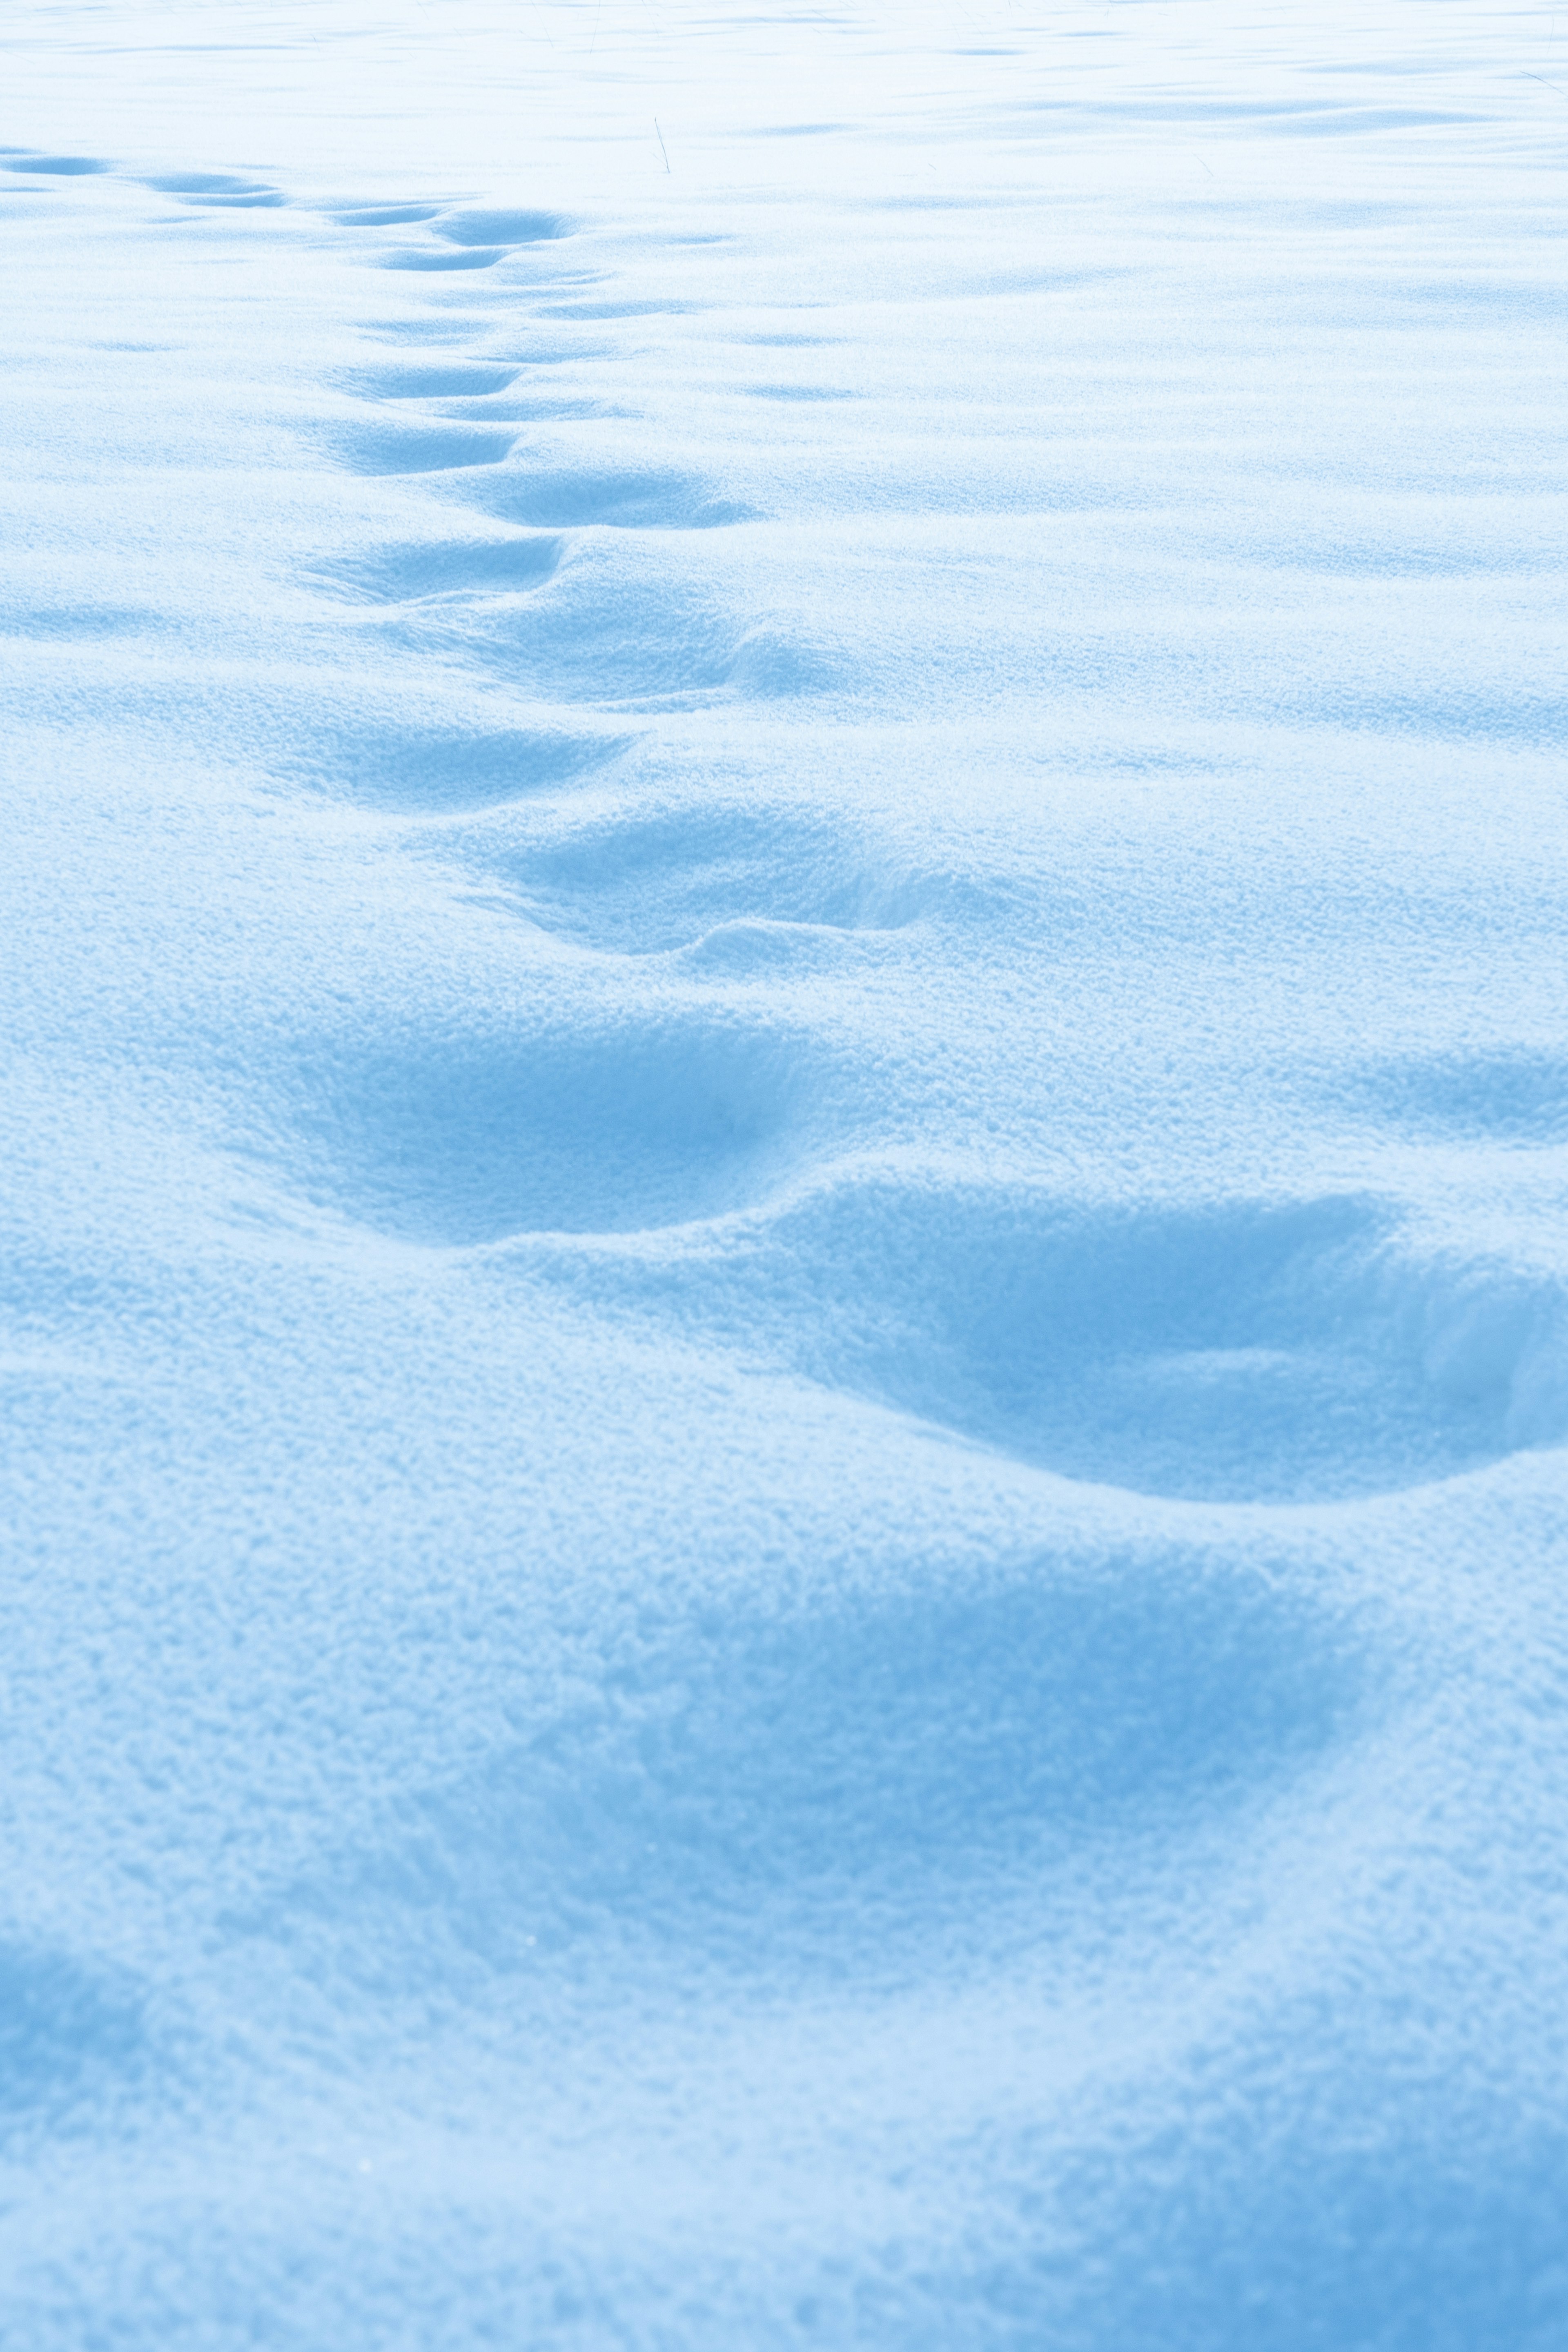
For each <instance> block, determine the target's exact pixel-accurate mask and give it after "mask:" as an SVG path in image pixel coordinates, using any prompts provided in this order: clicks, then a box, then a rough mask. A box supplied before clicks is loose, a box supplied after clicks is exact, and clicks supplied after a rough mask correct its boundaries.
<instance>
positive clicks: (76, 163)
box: [5, 155, 114, 180]
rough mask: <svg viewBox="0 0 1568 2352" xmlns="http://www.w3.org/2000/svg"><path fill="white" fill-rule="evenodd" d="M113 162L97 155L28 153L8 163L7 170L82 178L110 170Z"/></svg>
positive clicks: (63, 177) (73, 178) (64, 177)
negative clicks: (103, 159)
mask: <svg viewBox="0 0 1568 2352" xmlns="http://www.w3.org/2000/svg"><path fill="white" fill-rule="evenodd" d="M113 168H114V167H113V165H112V164H111V163H104V162H103V161H102V160H101V158H100V157H99V156H97V155H27V156H25V157H21V158H19V159H18V160H17V161H16V163H7V164H6V165H5V170H6V171H7V172H47V173H51V174H53V175H54V176H55V177H56V178H58V179H72V180H75V179H80V178H82V177H84V176H85V175H86V174H87V173H90V172H110V171H112V170H113Z"/></svg>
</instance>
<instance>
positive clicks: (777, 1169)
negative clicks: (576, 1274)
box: [276, 1015, 820, 1247]
mask: <svg viewBox="0 0 1568 2352" xmlns="http://www.w3.org/2000/svg"><path fill="white" fill-rule="evenodd" d="M293 1097H294V1108H293V1114H292V1117H291V1119H290V1121H289V1130H288V1131H287V1132H286V1133H285V1134H283V1135H282V1136H281V1137H280V1138H279V1142H278V1145H277V1147H276V1157H277V1159H278V1160H279V1161H280V1162H281V1167H282V1172H283V1173H284V1176H285V1179H286V1181H288V1182H289V1184H290V1185H291V1186H293V1187H294V1188H296V1189H298V1190H300V1191H302V1192H305V1193H306V1194H307V1195H309V1196H310V1197H311V1198H313V1199H316V1200H318V1201H320V1202H322V1203H323V1204H324V1205H328V1206H331V1207H332V1208H334V1209H336V1210H338V1211H339V1212H340V1213H342V1214H344V1215H346V1216H348V1217H350V1218H351V1219H353V1221H354V1222H355V1223H361V1224H364V1225H367V1226H370V1227H372V1228H374V1230H375V1231H377V1232H379V1233H384V1234H390V1235H394V1236H395V1237H397V1238H398V1239H401V1240H405V1241H410V1242H416V1243H422V1244H430V1245H434V1246H438V1247H465V1246H469V1245H472V1244H479V1243H487V1242H496V1241H500V1240H503V1239H505V1238H506V1237H508V1236H509V1235H511V1234H523V1233H534V1232H544V1233H595V1232H596V1233H627V1232H637V1231H641V1230H645V1229H647V1228H649V1227H655V1226H664V1225H675V1224H681V1223H687V1222H689V1221H690V1220H692V1219H697V1218H707V1217H712V1216H717V1215H720V1214H722V1213H724V1212H726V1211H729V1210H732V1209H736V1208H739V1207H742V1206H744V1205H746V1204H747V1203H749V1202H754V1201H756V1200H758V1199H759V1198H761V1197H762V1196H763V1195H764V1194H765V1193H766V1192H767V1191H768V1190H769V1189H770V1187H771V1186H772V1185H773V1184H774V1183H775V1182H777V1181H779V1180H780V1179H781V1178H782V1177H783V1176H784V1173H785V1172H786V1171H788V1169H789V1168H790V1167H791V1166H792V1165H793V1164H794V1163H795V1161H796V1160H798V1158H799V1156H800V1154H801V1152H802V1150H804V1149H805V1133H806V1129H805V1117H804V1114H805V1111H806V1108H807V1106H808V1105H812V1104H813V1103H814V1101H816V1102H817V1103H818V1104H819V1099H820V1088H818V1087H814V1086H813V1083H812V1072H811V1069H810V1067H809V1055H808V1051H807V1049H806V1048H805V1045H803V1044H802V1042H801V1041H799V1040H798V1039H795V1038H794V1037H791V1036H787V1035H785V1034H782V1033H780V1032H778V1031H756V1030H746V1029H742V1028H741V1027H738V1026H729V1027H725V1026H721V1025H717V1024H703V1023H700V1022H697V1021H694V1020H692V1019H691V1018H689V1016H688V1017H681V1016H679V1015H677V1016H672V1017H671V1018H669V1019H668V1020H667V1021H664V1022H647V1021H645V1022H640V1023H630V1022H628V1023H626V1024H623V1025H621V1026H618V1027H614V1028H605V1029H601V1030H599V1031H598V1032H596V1033H593V1032H580V1031H575V1030H573V1031H562V1032H558V1033H555V1034H546V1035H543V1036H539V1037H535V1038H533V1039H531V1040H530V1041H527V1042H526V1043H518V1044H514V1045H509V1044H503V1043H494V1044H490V1043H487V1042H484V1041H482V1040H479V1039H465V1038H461V1037H453V1038H450V1039H433V1040H431V1041H430V1042H429V1044H428V1045H424V1046H422V1047H416V1048H414V1049H412V1050H408V1051H405V1052H401V1053H399V1052H396V1051H395V1050H390V1049H389V1050H386V1051H376V1050H372V1051H370V1052H366V1053H363V1054H361V1055H347V1056H344V1057H342V1058H341V1059H340V1058H339V1057H337V1056H323V1057H322V1058H321V1060H320V1061H319V1062H317V1063H315V1064H312V1065H310V1066H306V1067H305V1068H303V1069H302V1070H301V1071H300V1073H299V1075H298V1076H297V1078H296V1080H295V1083H294V1087H293Z"/></svg>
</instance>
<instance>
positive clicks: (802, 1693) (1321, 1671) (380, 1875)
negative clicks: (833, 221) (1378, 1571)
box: [280, 1558, 1367, 1983]
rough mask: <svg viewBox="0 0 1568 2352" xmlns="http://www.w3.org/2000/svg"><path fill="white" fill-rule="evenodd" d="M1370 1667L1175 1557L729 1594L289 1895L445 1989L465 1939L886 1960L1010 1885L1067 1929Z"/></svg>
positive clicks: (1342, 1697) (1334, 1705)
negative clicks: (1068, 1889) (436, 1974)
mask: <svg viewBox="0 0 1568 2352" xmlns="http://www.w3.org/2000/svg"><path fill="white" fill-rule="evenodd" d="M1366 1680H1367V1668H1366V1664H1365V1662H1364V1654H1363V1653H1360V1652H1358V1650H1357V1648H1356V1647H1355V1645H1353V1644H1352V1643H1351V1642H1350V1641H1348V1640H1347V1639H1346V1638H1345V1635H1344V1633H1343V1630H1342V1628H1341V1627H1340V1626H1339V1625H1338V1624H1337V1623H1336V1622H1334V1621H1333V1620H1332V1619H1331V1618H1330V1617H1329V1616H1327V1615H1326V1613H1325V1612H1322V1611H1321V1608H1320V1607H1318V1606H1316V1605H1314V1604H1313V1603H1312V1602H1311V1601H1309V1600H1306V1599H1303V1598H1302V1597H1300V1595H1298V1594H1294V1593H1291V1592H1290V1591H1286V1590H1282V1589H1280V1587H1279V1586H1278V1585H1276V1584H1273V1583H1270V1582H1268V1581H1267V1580H1265V1579H1264V1578H1262V1577H1260V1576H1253V1575H1245V1574H1241V1573H1238V1572H1235V1571H1231V1572H1228V1573H1227V1572H1224V1571H1216V1570H1214V1569H1213V1568H1212V1567H1203V1566H1199V1565H1196V1564H1195V1563H1194V1562H1193V1561H1190V1560H1186V1559H1181V1558H1175V1559H1170V1560H1168V1561H1166V1562H1165V1563H1164V1564H1163V1566H1162V1568H1161V1569H1160V1570H1158V1571H1153V1570H1150V1569H1148V1568H1147V1567H1143V1568H1131V1567H1121V1568H1119V1569H1114V1570H1105V1571H1103V1572H1101V1573H1100V1574H1098V1575H1095V1576H1092V1577H1089V1576H1085V1575H1078V1576H1073V1575H1069V1574H1065V1573H1063V1572H1062V1571H1061V1570H1055V1569H1052V1568H1050V1567H1047V1566H1045V1565H1044V1564H1041V1565H1039V1566H1037V1567H1036V1568H1035V1569H1034V1570H1033V1571H1032V1572H1031V1573H1029V1574H1028V1575H1026V1576H1018V1575H1016V1574H1015V1575H1014V1576H1013V1577H1012V1578H1011V1579H1009V1580H1005V1581H1003V1580H997V1581H994V1582H991V1581H987V1582H986V1583H984V1584H977V1585H976V1587H975V1588H974V1589H973V1590H971V1591H953V1590H952V1588H951V1587H948V1588H947V1589H944V1590H939V1591H935V1592H916V1591H906V1592H904V1593H902V1594H900V1595H897V1596H894V1597H891V1598H887V1597H879V1598H876V1599H865V1598H859V1597H855V1596H845V1597H844V1598H842V1599H839V1600H836V1601H835V1600H830V1601H826V1603H824V1604H823V1605H821V1606H819V1607H818V1608H817V1609H816V1610H815V1611H805V1610H801V1611H798V1612H795V1611H791V1612H788V1613H787V1614H781V1615H778V1616H772V1617H769V1616H764V1615H762V1614H759V1613H758V1612H756V1611H755V1609H754V1608H748V1607H747V1606H746V1605H745V1604H744V1602H738V1603H737V1604H736V1605H734V1606H733V1607H731V1609H730V1610H729V1611H727V1612H726V1613H725V1614H724V1616H723V1617H722V1618H721V1619H718V1620H717V1621H716V1622H708V1623H703V1624H697V1625H692V1626H689V1627H688V1628H686V1629H685V1632H684V1638H683V1639H682V1640H680V1641H679V1643H677V1642H673V1641H672V1642H670V1643H668V1646H656V1645H654V1644H651V1643H649V1644H645V1646H644V1647H643V1648H642V1650H641V1652H640V1654H637V1655H636V1656H635V1657H634V1658H632V1659H630V1660H629V1661H622V1662H618V1663H617V1669H616V1673H615V1675H614V1676H613V1677H611V1676H607V1675H606V1676H605V1679H604V1682H603V1684H602V1686H601V1687H600V1688H599V1689H598V1690H597V1691H596V1692H595V1696H593V1697H592V1698H590V1699H589V1700H587V1701H585V1702H584V1705H583V1706H581V1708H580V1710H579V1711H578V1712H576V1713H575V1714H574V1715H571V1716H567V1717H563V1719H561V1720H559V1721H558V1722H557V1723H556V1724H555V1725H554V1726H553V1727H552V1728H551V1729H549V1730H548V1731H546V1732H544V1733H542V1735H541V1736H540V1737H539V1738H535V1739H534V1740H532V1741H531V1742H529V1743H527V1744H524V1745H520V1746H519V1747H517V1748H514V1749H512V1750H511V1751H510V1753H506V1754H503V1755H501V1756H500V1757H499V1758H498V1759H495V1760H494V1761H493V1762H492V1763H490V1764H489V1766H488V1767H487V1768H486V1769H483V1770H481V1771H479V1772H477V1773H475V1774H473V1775H472V1776H470V1777H469V1778H468V1779H466V1780H461V1781H458V1782H457V1783H456V1784H455V1785H452V1786H449V1787H446V1788H441V1789H436V1790H431V1791H429V1792H428V1793H427V1794H426V1795H424V1796H422V1797H418V1798H416V1799H414V1800H412V1801H408V1802H405V1804H403V1805H401V1806H399V1807H398V1808H396V1809H395V1811H392V1812H391V1813H389V1815H388V1816H387V1817H386V1818H385V1820H384V1825H383V1830H382V1835H381V1839H380V1841H379V1843H378V1844H377V1846H376V1847H374V1849H373V1850H372V1851H370V1852H368V1853H363V1852H362V1853H360V1854H359V1855H358V1856H356V1857H354V1858H353V1859H352V1860H346V1861H345V1863H344V1864H343V1865H342V1868H341V1869H340V1870H338V1871H336V1872H335V1873H334V1874H333V1876H332V1878H331V1882H330V1883H327V1884H325V1885H319V1886H315V1887H311V1888H310V1889H300V1890H299V1891H298V1892H297V1894H296V1896H295V1898H294V1900H293V1901H292V1902H291V1903H289V1904H286V1905H284V1906H280V1912H281V1916H282V1917H283V1919H284V1920H285V1921H286V1922H288V1923H289V1926H290V1927H294V1928H295V1929H302V1930H303V1931H304V1932H305V1933H307V1934H309V1933H311V1932H312V1931H313V1930H314V1929H315V1928H316V1926H317V1923H318V1922H320V1920H321V1917H322V1916H323V1914H325V1916H326V1917H327V1919H328V1921H329V1922H330V1923H334V1924H336V1925H337V1927H339V1928H340V1930H341V1931H342V1932H343V1933H345V1934H346V1936H347V1937H348V1940H349V1943H350V1945H351V1946H352V1947H354V1948H359V1949H362V1950H364V1951H367V1952H374V1954H375V1955H376V1956H377V1962H376V1964H377V1965H378V1966H387V1965H388V1964H390V1966H391V1967H392V1968H393V1969H401V1970H402V1971H404V1972H406V1973H408V1974H412V1975H414V1976H415V1977H416V1979H417V1978H419V1977H420V1976H422V1975H423V1973H424V1971H425V1970H426V1969H431V1970H436V1969H440V1970H443V1971H445V1972H447V1981H448V1983H449V1982H450V1981H452V1980H453V1979H454V1977H455V1978H456V1980H457V1981H459V1982H460V1981H461V1978H462V1970H461V1969H460V1968H459V1969H458V1970H453V1968H452V1961H453V1958H454V1957H455V1956H463V1957H466V1958H467V1960H468V1969H469V1970H470V1971H471V1970H472V1969H473V1967H474V1965H475V1964H476V1963H477V1964H478V1965H479V1967H480V1968H481V1969H483V1970H485V1971H486V1972H487V1973H488V1972H490V1971H495V1972H500V1973H503V1974H507V1975H510V1974H511V1973H512V1972H514V1971H519V1970H532V1969H540V1968H542V1967H543V1968H550V1967H552V1965H555V1964H557V1963H558V1961H559V1958H560V1957H561V1956H562V1955H563V1954H567V1953H570V1955H571V1958H570V1961H569V1965H570V1966H571V1967H573V1968H574V1969H575V1968H577V1967H579V1966H580V1965H583V1964H584V1962H587V1963H588V1964H590V1965H591V1962H592V1949H593V1946H594V1944H595V1941H600V1942H602V1943H604V1944H605V1945H607V1946H609V1947H610V1948H611V1950H612V1951H613V1950H614V1949H615V1948H616V1947H617V1946H618V1947H619V1948H621V1949H622V1950H623V1951H624V1950H625V1949H626V1947H627V1946H628V1945H630V1946H631V1947H632V1948H633V1949H634V1951H640V1952H642V1953H644V1954H646V1955H647V1958H652V1959H654V1961H655V1963H656V1964H657V1958H658V1948H659V1947H662V1948H663V1950H664V1953H665V1955H666V1956H667V1957H668V1958H669V1959H672V1960H674V1961H675V1962H677V1963H678V1964H679V1965H680V1966H681V1967H682V1968H685V1969H689V1968H690V1967H691V1965H692V1964H693V1962H694V1961H697V1960H700V1961H702V1962H705V1963H708V1964H712V1963H714V1962H717V1963H718V1964H719V1965H721V1966H728V1967H731V1968H734V1969H741V1970H744V1971H747V1972H749V1973H753V1974H755V1973H759V1972H766V1971H767V1970H769V1969H777V1968H781V1967H782V1968H784V1969H787V1970H788V1971H789V1973H790V1975H791V1977H792V1979H795V1980H797V1981H798V1976H799V1972H800V1970H801V1969H802V1967H803V1966H804V1967H805V1968H807V1969H811V1968H813V1967H817V1968H821V1969H825V1970H827V1971H830V1972H832V1973H833V1974H834V1975H835V1976H837V1977H842V1974H843V1972H844V1970H845V1969H846V1968H849V1969H853V1970H854V1971H856V1972H857V1973H861V1972H869V1973H873V1974H875V1973H878V1972H879V1971H881V1970H882V1969H886V1968H887V1967H888V1965H889V1962H891V1963H892V1964H893V1965H895V1966H896V1965H899V1964H900V1961H901V1960H905V1959H908V1958H918V1956H919V1954H920V1952H921V1948H929V1947H930V1946H931V1943H932V1942H933V1941H935V1940H936V1939H938V1938H940V1937H943V1936H949V1935H954V1934H957V1935H959V1936H963V1935H972V1934H973V1932H974V1928H975V1923H976V1916H977V1914H979V1913H981V1912H982V1910H983V1908H984V1906H1006V1907H1010V1908H1013V1909H1015V1910H1017V1909H1019V1908H1021V1909H1022V1910H1023V1912H1024V1914H1025V1917H1026V1921H1027V1922H1028V1923H1029V1927H1030V1928H1032V1935H1031V1940H1032V1941H1034V1942H1037V1941H1038V1937H1039V1935H1040V1933H1041V1915H1042V1914H1044V1915H1045V1932H1046V1934H1047V1936H1048V1937H1051V1938H1053V1939H1055V1938H1057V1937H1059V1936H1060V1935H1061V1933H1062V1927H1061V1922H1060V1918H1059V1916H1057V1915H1059V1913H1060V1912H1061V1909H1062V1891H1063V1889H1064V1886H1070V1885H1072V1883H1073V1874H1074V1872H1075V1870H1076V1871H1078V1872H1079V1873H1080V1874H1081V1872H1082V1869H1083V1867H1084V1864H1085V1861H1086V1860H1087V1859H1089V1858H1092V1859H1093V1860H1094V1862H1095V1863H1096V1864H1097V1865H1098V1868H1099V1870H1100V1873H1101V1874H1103V1873H1104V1872H1105V1868H1106V1861H1107V1853H1108V1849H1109V1850H1110V1851H1111V1852H1114V1853H1119V1855H1120V1860H1119V1862H1118V1864H1117V1868H1118V1874H1126V1873H1128V1872H1131V1871H1138V1870H1142V1871H1143V1872H1148V1871H1150V1870H1152V1869H1154V1868H1158V1867H1160V1866H1162V1865H1163V1864H1168V1862H1169V1859H1170V1853H1171V1848H1172V1846H1173V1843H1174V1842H1175V1841H1176V1840H1177V1839H1179V1838H1180V1836H1181V1835H1182V1833H1183V1832H1194V1831H1201V1830H1202V1829H1204V1828H1205V1827H1206V1826H1207V1825H1208V1824H1209V1823H1211V1822H1214V1821H1215V1819H1216V1818H1221V1819H1223V1818H1224V1816H1225V1814H1226V1810H1227V1809H1228V1808H1231V1807H1234V1806H1236V1805H1237V1804H1240V1803H1248V1804H1256V1802H1257V1801H1258V1798H1259V1797H1260V1796H1263V1797H1267V1795H1268V1793H1269V1792H1270V1791H1272V1790H1277V1789H1279V1787H1280V1786H1281V1785H1282V1784H1283V1783H1284V1782H1285V1781H1286V1780H1288V1778H1289V1775H1291V1774H1292V1773H1294V1772H1298V1771H1300V1769H1302V1768H1303V1767H1304V1766H1307V1765H1308V1764H1310V1762H1312V1761H1313V1760H1314V1759H1318V1758H1320V1757H1321V1756H1322V1755H1323V1754H1324V1753H1325V1751H1327V1750H1328V1749H1330V1748H1331V1747H1332V1746H1333V1745H1334V1743H1335V1742H1336V1741H1337V1740H1339V1739H1341V1738H1343V1737H1344V1736H1346V1734H1347V1733H1348V1732H1349V1731H1350V1730H1351V1729H1352V1727H1354V1725H1355V1723H1356V1720H1357V1717H1358V1716H1359V1714H1360V1713H1361V1712H1362V1710H1363V1706H1364V1695H1365V1688H1366ZM1069 1916H1070V1914H1069ZM1026 1931H1027V1930H1026ZM285 1932H288V1929H287V1928H286V1929H285ZM649 1946H651V1947H653V1951H652V1952H651V1953H649V1952H648V1947H649ZM351 1965H352V1963H351ZM633 1965H634V1966H636V1967H638V1968H639V1969H640V1968H641V1967H642V1966H644V1965H646V1960H645V1959H637V1960H634V1962H633Z"/></svg>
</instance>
